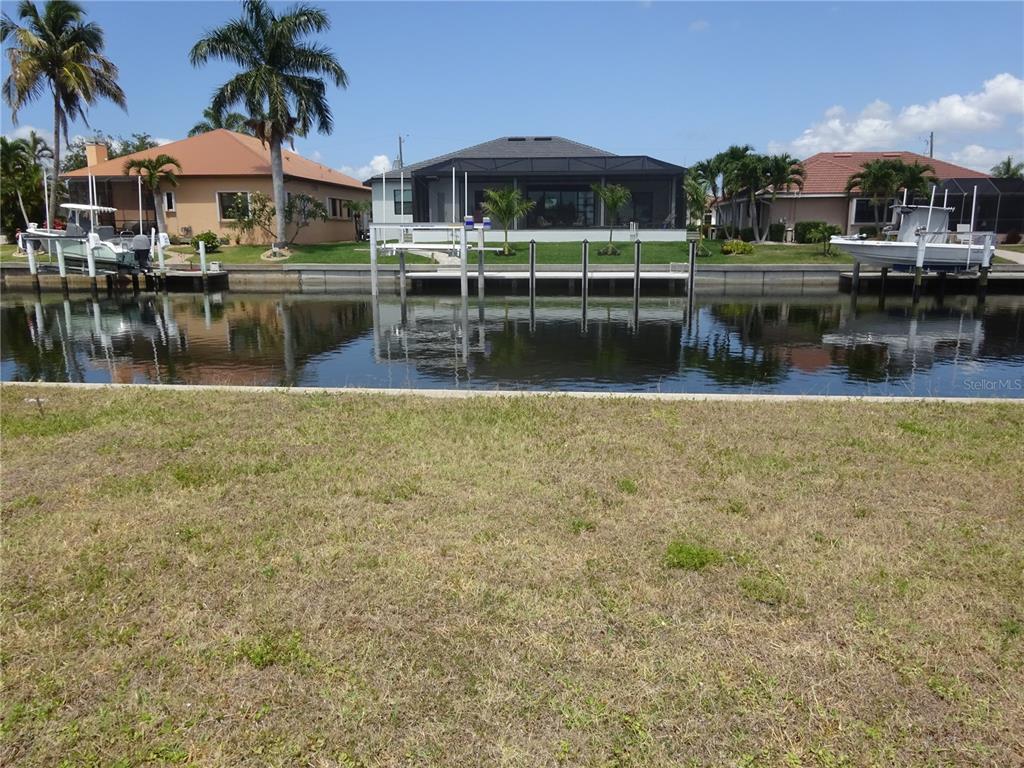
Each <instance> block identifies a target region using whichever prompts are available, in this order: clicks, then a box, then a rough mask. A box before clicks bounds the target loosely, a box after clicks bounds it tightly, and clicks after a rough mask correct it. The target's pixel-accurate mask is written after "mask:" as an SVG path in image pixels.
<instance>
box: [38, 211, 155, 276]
mask: <svg viewBox="0 0 1024 768" xmlns="http://www.w3.org/2000/svg"><path fill="white" fill-rule="evenodd" d="M61 208H63V209H65V210H67V211H68V212H69V213H70V214H72V216H73V217H74V220H73V221H69V222H68V224H67V227H66V228H65V229H56V228H47V227H37V226H33V225H29V227H28V228H27V229H26V230H25V232H24V233H23V235H22V237H23V239H25V240H35V241H37V242H38V243H39V245H40V246H42V247H43V248H44V249H45V248H46V245H45V244H47V243H56V242H59V243H60V246H61V251H62V252H63V254H64V260H65V262H66V263H67V265H68V266H69V267H72V268H74V267H79V268H81V269H83V270H85V269H86V267H87V263H88V260H89V259H88V253H89V251H90V249H91V250H92V255H93V259H94V260H95V264H96V267H97V269H111V270H115V271H116V270H135V269H139V268H140V267H142V266H145V262H146V260H148V254H149V238H148V237H146V236H145V235H141V238H142V240H144V241H145V245H144V248H143V243H142V242H141V241H140V242H133V241H134V240H135V238H137V237H140V235H136V234H134V233H133V232H122V233H120V234H118V233H117V232H115V231H114V228H113V227H103V226H95V227H94V226H93V222H94V221H95V219H96V214H98V213H116V212H117V209H116V208H107V207H105V206H102V205H87V204H85V203H63V204H62V205H61ZM83 213H87V214H88V216H89V224H90V228H91V229H92V230H93V231H91V232H86V231H85V229H84V228H83V227H82V225H81V223H80V221H81V215H82V214H83ZM136 246H138V247H136ZM141 250H144V251H145V253H146V260H144V261H143V263H142V264H140V261H139V258H138V254H137V251H141Z"/></svg>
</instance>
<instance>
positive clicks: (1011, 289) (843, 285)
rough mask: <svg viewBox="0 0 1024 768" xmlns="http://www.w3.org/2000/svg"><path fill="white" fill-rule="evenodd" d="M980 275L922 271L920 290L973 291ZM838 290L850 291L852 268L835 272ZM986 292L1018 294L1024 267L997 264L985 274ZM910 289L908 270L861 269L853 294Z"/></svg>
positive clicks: (939, 293) (905, 292)
mask: <svg viewBox="0 0 1024 768" xmlns="http://www.w3.org/2000/svg"><path fill="white" fill-rule="evenodd" d="M979 280H980V275H979V274H978V273H977V272H958V273H953V272H949V273H943V272H925V273H924V274H923V275H922V276H921V293H923V294H929V295H932V296H942V295H947V294H948V295H951V296H953V295H964V294H976V293H978V291H979V289H980V288H981V286H979ZM839 290H840V291H843V292H845V293H853V292H854V274H853V272H852V271H844V272H840V273H839ZM985 290H986V291H987V292H988V293H999V294H1021V293H1024V267H1018V266H1016V265H1005V264H1003V265H999V266H998V267H997V268H994V269H993V270H992V271H991V272H990V273H989V274H988V284H987V286H985ZM913 292H914V273H913V272H912V271H906V272H902V271H901V272H897V271H889V272H888V273H887V274H886V273H884V272H861V273H860V275H859V276H858V277H857V284H856V293H862V294H864V293H866V294H873V295H882V294H893V295H912V294H913Z"/></svg>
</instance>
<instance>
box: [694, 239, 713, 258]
mask: <svg viewBox="0 0 1024 768" xmlns="http://www.w3.org/2000/svg"><path fill="white" fill-rule="evenodd" d="M710 255H711V249H710V248H708V247H707V246H706V245H705V244H704V241H703V240H701V241H700V242H699V243H697V258H698V259H706V258H707V257H708V256H710Z"/></svg>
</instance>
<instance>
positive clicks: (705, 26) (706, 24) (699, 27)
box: [690, 19, 711, 32]
mask: <svg viewBox="0 0 1024 768" xmlns="http://www.w3.org/2000/svg"><path fill="white" fill-rule="evenodd" d="M709 29H711V22H710V21H707V20H706V19H694V20H693V21H691V22H690V31H691V32H707V31H708V30H709Z"/></svg>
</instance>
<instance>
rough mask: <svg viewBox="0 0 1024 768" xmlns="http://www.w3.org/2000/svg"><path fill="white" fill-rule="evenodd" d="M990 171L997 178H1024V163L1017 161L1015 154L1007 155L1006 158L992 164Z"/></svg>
mask: <svg viewBox="0 0 1024 768" xmlns="http://www.w3.org/2000/svg"><path fill="white" fill-rule="evenodd" d="M990 173H991V174H992V175H993V176H995V177H996V178H997V179H1024V163H1015V162H1013V155H1007V157H1006V159H1005V160H1000V161H999V163H998V164H997V165H993V166H992V170H991V171H990Z"/></svg>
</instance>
